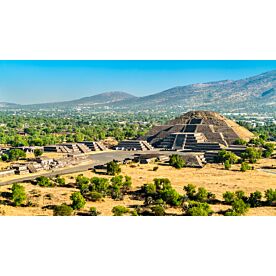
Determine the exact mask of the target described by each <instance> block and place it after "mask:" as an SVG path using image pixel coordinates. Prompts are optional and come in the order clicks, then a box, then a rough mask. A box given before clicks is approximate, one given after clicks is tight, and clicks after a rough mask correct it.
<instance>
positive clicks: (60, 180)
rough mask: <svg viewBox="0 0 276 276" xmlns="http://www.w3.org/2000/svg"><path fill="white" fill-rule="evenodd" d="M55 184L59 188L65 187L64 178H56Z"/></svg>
mask: <svg viewBox="0 0 276 276" xmlns="http://www.w3.org/2000/svg"><path fill="white" fill-rule="evenodd" d="M56 183H57V184H58V185H60V186H64V185H65V178H63V177H60V176H59V177H57V178H56Z"/></svg>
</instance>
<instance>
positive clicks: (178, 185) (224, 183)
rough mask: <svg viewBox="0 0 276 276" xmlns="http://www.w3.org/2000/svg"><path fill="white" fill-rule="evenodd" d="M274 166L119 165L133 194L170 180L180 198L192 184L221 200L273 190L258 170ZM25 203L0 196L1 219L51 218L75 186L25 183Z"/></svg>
mask: <svg viewBox="0 0 276 276" xmlns="http://www.w3.org/2000/svg"><path fill="white" fill-rule="evenodd" d="M273 164H274V166H275V159H263V160H261V161H259V162H258V163H257V164H255V165H254V167H255V170H253V171H247V172H240V171H239V166H238V165H234V166H233V167H232V168H231V170H229V171H226V170H224V168H223V166H222V165H218V164H207V165H206V166H205V167H204V168H202V169H196V168H183V169H180V170H177V169H174V168H172V167H170V166H167V165H163V164H159V165H157V164H147V165H139V164H134V165H130V164H129V165H122V166H121V167H122V175H129V176H131V178H132V190H137V189H138V188H140V187H141V186H142V185H143V184H145V183H149V182H152V181H153V179H154V178H169V179H170V180H171V182H172V186H173V187H174V188H175V189H176V190H177V191H178V192H179V193H181V194H183V186H184V185H187V184H194V185H196V186H197V187H204V188H206V189H207V190H208V191H210V192H212V193H214V194H215V195H216V197H217V198H218V199H222V194H223V193H224V192H225V191H236V190H243V191H244V192H245V193H246V194H247V195H248V194H249V193H251V192H254V191H256V190H259V191H261V192H262V193H263V192H264V191H265V190H267V189H269V188H272V189H276V175H275V174H273V173H271V172H272V171H273V172H275V169H272V170H268V171H267V170H265V171H263V170H260V168H263V167H269V166H273ZM155 166H158V170H157V171H153V167H155ZM79 174H80V173H75V174H70V175H65V176H64V178H65V179H66V183H68V184H69V183H72V184H73V183H75V179H74V178H75V177H76V176H77V175H79ZM81 174H83V175H84V176H87V177H93V176H100V177H106V178H110V177H109V176H105V175H96V174H95V173H93V172H92V171H85V172H82V173H81ZM23 185H24V186H25V189H26V192H27V194H28V200H29V201H31V202H32V204H33V207H14V206H12V204H10V203H9V202H8V200H7V199H6V198H5V197H3V196H0V215H8V216H34V215H36V216H39V215H52V214H53V210H52V208H51V207H52V206H53V205H59V204H62V203H67V204H70V203H71V200H70V195H71V194H72V192H74V191H77V189H76V188H74V185H69V186H68V187H53V188H45V187H39V186H36V185H32V184H31V183H24V184H23ZM10 188H11V185H8V186H3V187H0V192H1V194H2V195H3V192H4V194H5V192H9V191H10ZM142 204H143V201H139V200H133V199H131V198H130V196H128V195H127V196H125V197H124V200H121V201H115V200H112V199H111V198H105V199H104V201H102V202H87V203H86V205H85V207H84V208H83V209H82V210H80V211H79V212H78V214H80V215H81V214H82V213H83V214H85V213H86V212H88V210H89V208H90V207H92V206H93V207H96V208H97V210H98V211H99V212H100V213H101V215H104V216H110V215H112V211H111V210H112V208H113V207H114V206H117V205H124V206H126V207H129V208H130V209H132V208H134V207H135V206H139V205H142ZM211 207H212V209H213V211H215V215H217V214H216V212H219V211H221V210H226V209H228V208H229V206H227V205H222V204H219V205H212V206H211ZM166 211H167V213H172V214H181V209H180V208H169V209H167V210H166ZM247 215H251V216H276V207H258V208H250V210H249V211H248V213H247Z"/></svg>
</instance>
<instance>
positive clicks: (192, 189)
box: [183, 184, 196, 200]
mask: <svg viewBox="0 0 276 276" xmlns="http://www.w3.org/2000/svg"><path fill="white" fill-rule="evenodd" d="M183 190H184V191H185V192H186V196H187V197H188V198H189V199H190V200H193V199H194V198H195V194H196V186H195V185H193V184H188V185H187V186H184V188H183Z"/></svg>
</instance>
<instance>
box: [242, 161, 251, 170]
mask: <svg viewBox="0 0 276 276" xmlns="http://www.w3.org/2000/svg"><path fill="white" fill-rule="evenodd" d="M251 169H252V168H251V166H249V164H248V163H247V162H242V163H241V168H240V170H241V172H246V171H247V170H251Z"/></svg>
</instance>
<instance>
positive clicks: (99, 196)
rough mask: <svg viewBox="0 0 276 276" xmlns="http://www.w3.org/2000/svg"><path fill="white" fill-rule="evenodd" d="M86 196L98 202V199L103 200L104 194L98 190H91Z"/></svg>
mask: <svg viewBox="0 0 276 276" xmlns="http://www.w3.org/2000/svg"><path fill="white" fill-rule="evenodd" d="M85 197H86V199H87V200H90V201H93V202H96V201H100V200H102V197H103V196H102V194H101V193H98V192H89V193H87V194H86V195H85Z"/></svg>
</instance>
